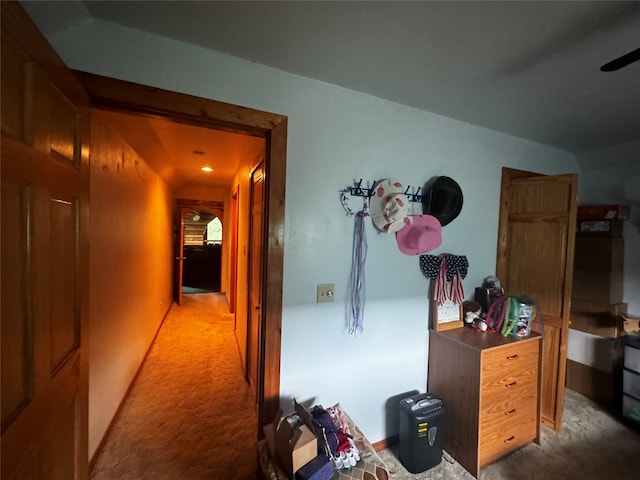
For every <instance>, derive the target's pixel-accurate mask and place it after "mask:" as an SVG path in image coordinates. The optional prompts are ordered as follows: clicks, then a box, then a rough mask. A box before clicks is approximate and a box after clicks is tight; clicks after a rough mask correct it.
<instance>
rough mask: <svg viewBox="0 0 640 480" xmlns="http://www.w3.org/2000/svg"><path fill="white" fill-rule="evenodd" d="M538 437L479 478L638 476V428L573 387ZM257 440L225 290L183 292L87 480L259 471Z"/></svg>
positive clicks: (241, 475)
mask: <svg viewBox="0 0 640 480" xmlns="http://www.w3.org/2000/svg"><path fill="white" fill-rule="evenodd" d="M338 400H339V399H338ZM364 433H365V434H366V432H364ZM541 437H542V438H541V445H540V446H538V445H535V444H531V445H529V446H527V447H525V448H523V449H521V450H519V451H517V452H514V453H513V454H511V455H509V456H507V457H505V458H503V459H501V460H499V461H498V462H496V463H494V464H492V465H489V466H487V467H485V468H484V469H482V471H481V473H480V479H481V480H520V479H527V480H538V479H540V480H541V479H545V480H547V479H549V480H563V479H565V480H574V479H576V480H578V479H580V480H599V479H609V478H610V479H616V480H627V479H629V480H631V479H639V478H640V466H639V463H638V462H639V458H640V434H638V431H636V430H632V429H630V428H629V427H627V426H625V425H623V424H621V423H619V422H618V421H617V420H616V419H615V418H614V417H612V416H611V415H610V414H608V413H607V412H605V411H603V410H602V409H600V408H599V407H598V406H597V405H596V404H595V403H593V402H591V401H590V400H589V399H587V398H586V397H584V396H582V395H579V394H577V393H575V392H572V391H571V390H567V391H566V394H565V407H564V426H563V429H562V431H561V432H555V431H553V430H551V429H548V428H545V427H543V428H542V433H541ZM256 439H257V415H256V413H255V410H254V407H253V401H252V397H251V393H250V390H249V387H248V386H247V384H246V383H245V382H244V380H243V376H242V368H241V365H240V359H239V354H238V348H237V345H236V340H235V337H234V334H233V316H232V315H231V314H229V313H228V308H227V304H226V300H225V297H224V295H222V294H219V293H209V294H198V295H186V296H184V305H183V306H181V307H178V306H175V305H174V306H173V307H172V308H171V310H170V312H169V314H168V316H167V318H166V320H165V323H164V325H163V327H162V328H161V330H160V332H159V334H158V337H157V339H156V342H155V344H154V345H153V347H152V349H151V352H150V354H149V356H148V358H147V361H146V363H145V365H144V367H143V368H142V370H141V372H140V375H139V377H138V380H137V382H136V384H135V386H134V387H133V390H132V392H131V395H130V397H129V399H128V400H127V402H126V404H125V406H124V408H123V410H122V412H121V415H120V417H119V418H118V420H117V422H116V423H115V425H114V427H113V430H112V432H111V435H110V436H109V438H108V440H107V442H106V443H105V446H104V449H103V451H102V453H101V455H100V456H99V457H98V459H97V460H96V463H95V466H94V469H93V471H92V473H91V479H92V480H129V479H130V480H147V479H148V480H151V479H153V480H200V479H202V480H204V479H211V480H234V479H237V480H248V479H255V478H256V472H257V454H256V443H255V442H256ZM380 457H381V458H382V460H383V461H384V462H385V464H386V465H387V467H388V469H389V471H390V472H391V475H392V478H394V479H396V480H406V479H417V480H422V479H434V480H438V479H439V480H450V479H456V480H457V479H460V480H471V479H472V478H473V477H472V476H471V475H470V474H469V473H468V472H467V471H466V470H464V468H462V467H461V466H460V465H459V464H457V463H455V462H453V463H449V462H448V461H446V460H443V461H442V463H441V464H440V465H438V466H437V467H434V468H432V469H430V470H428V471H426V472H423V473H421V474H418V475H413V474H410V473H409V472H407V471H406V470H405V469H404V467H403V466H402V464H401V463H400V461H399V460H398V458H397V446H396V447H392V448H389V449H386V450H383V451H382V452H380Z"/></svg>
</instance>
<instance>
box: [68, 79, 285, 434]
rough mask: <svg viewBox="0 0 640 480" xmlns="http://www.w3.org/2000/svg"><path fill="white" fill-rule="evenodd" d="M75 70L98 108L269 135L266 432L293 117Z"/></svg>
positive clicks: (262, 358) (276, 363) (272, 403)
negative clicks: (288, 142)
mask: <svg viewBox="0 0 640 480" xmlns="http://www.w3.org/2000/svg"><path fill="white" fill-rule="evenodd" d="M74 73H75V75H76V76H77V78H78V79H79V80H80V81H81V82H82V84H83V85H84V87H85V88H86V89H87V91H88V92H89V96H90V100H91V105H92V107H94V108H102V109H107V110H111V111H118V112H123V113H133V114H138V115H155V116H157V115H161V116H164V117H166V118H168V119H170V120H172V121H175V122H179V123H182V124H186V125H194V126H200V127H206V128H211V129H217V130H225V131H230V132H236V133H244V134H248V135H253V136H258V137H262V138H264V139H265V141H266V155H265V182H264V189H265V190H264V191H265V193H264V231H263V238H264V239H265V242H264V244H263V246H262V256H263V269H264V275H263V276H262V282H261V285H260V290H261V292H262V327H261V328H260V330H259V332H258V335H259V337H260V338H259V342H258V343H259V344H260V345H261V346H262V348H261V350H260V354H259V358H258V364H259V367H258V369H257V370H258V379H257V390H258V391H257V398H258V432H257V436H258V437H262V425H263V424H265V423H267V422H269V421H271V420H272V419H273V418H274V417H275V415H276V412H277V410H278V408H279V402H280V347H281V345H280V338H281V337H280V328H281V323H282V293H281V292H282V280H283V253H284V235H283V231H284V206H285V205H284V193H285V178H286V175H285V170H286V143H287V118H286V117H284V116H282V115H278V114H273V113H268V112H261V111H257V110H252V109H248V108H243V107H236V106H233V105H229V104H224V103H220V102H216V101H213V100H208V99H203V98H197V97H192V96H189V95H183V94H179V93H175V92H169V91H164V90H161V89H158V88H149V87H147V86H144V85H139V84H134V83H130V82H124V81H120V80H115V79H111V78H106V77H101V76H98V75H93V74H89V73H85V72H78V71H75V72H74ZM267 286H268V288H267ZM239 342H241V340H239Z"/></svg>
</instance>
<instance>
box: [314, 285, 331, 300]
mask: <svg viewBox="0 0 640 480" xmlns="http://www.w3.org/2000/svg"><path fill="white" fill-rule="evenodd" d="M335 288H336V286H335V284H334V283H319V284H318V292H317V295H316V303H329V302H333V294H334V290H335Z"/></svg>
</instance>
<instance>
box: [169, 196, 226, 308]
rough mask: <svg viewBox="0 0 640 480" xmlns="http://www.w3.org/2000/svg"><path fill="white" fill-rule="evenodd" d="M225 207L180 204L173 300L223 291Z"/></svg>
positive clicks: (182, 201)
mask: <svg viewBox="0 0 640 480" xmlns="http://www.w3.org/2000/svg"><path fill="white" fill-rule="evenodd" d="M223 218H224V203H223V202H216V201H199V200H190V199H181V198H179V199H178V200H177V206H176V215H175V220H174V222H175V225H176V229H175V230H176V234H175V236H174V250H175V267H174V272H175V275H174V288H173V290H174V299H175V301H176V303H177V304H178V305H182V295H184V294H197V293H212V292H220V291H221V273H222V239H223V232H222V229H223V226H222V219H223Z"/></svg>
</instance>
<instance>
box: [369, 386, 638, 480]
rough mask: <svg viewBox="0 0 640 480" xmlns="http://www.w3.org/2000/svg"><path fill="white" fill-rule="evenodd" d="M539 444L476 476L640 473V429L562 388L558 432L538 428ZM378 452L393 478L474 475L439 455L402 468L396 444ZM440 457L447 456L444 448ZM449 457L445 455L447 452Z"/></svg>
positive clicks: (574, 479)
mask: <svg viewBox="0 0 640 480" xmlns="http://www.w3.org/2000/svg"><path fill="white" fill-rule="evenodd" d="M540 436H541V439H540V445H536V444H533V443H532V444H530V445H528V446H526V447H524V448H522V449H520V450H518V451H516V452H514V453H512V454H510V455H508V456H506V457H504V458H502V459H501V460H499V461H497V462H495V463H493V464H491V465H488V466H486V467H485V468H483V469H482V470H480V477H479V478H480V479H481V480H520V479H527V480H543V479H544V480H601V479H602V480H604V479H616V480H633V479H639V478H640V464H639V462H638V460H639V458H640V434H639V433H638V432H637V431H636V430H634V429H631V428H629V427H628V426H626V425H624V424H622V423H620V422H619V421H618V420H616V419H615V418H614V417H613V416H611V415H610V414H609V413H607V412H605V411H603V410H602V409H601V408H600V407H598V406H597V404H595V403H594V402H592V401H591V400H589V399H588V398H586V397H584V396H583V395H580V394H578V393H576V392H573V391H571V390H565V398H564V418H563V428H562V431H560V432H556V431H555V430H552V429H550V428H546V427H542V428H541V435H540ZM380 456H381V457H382V459H383V461H384V462H385V464H386V465H387V467H388V468H389V470H390V472H391V474H392V475H393V478H394V479H396V480H405V479H419V480H422V479H433V480H439V479H442V480H445V479H447V480H448V479H460V480H472V479H473V478H474V477H473V476H472V475H471V474H470V473H468V472H467V471H466V470H465V469H464V468H463V467H462V466H460V465H459V464H458V463H455V462H454V463H449V462H448V461H446V460H443V461H442V462H441V463H440V465H438V466H436V467H434V468H432V469H429V470H427V471H426V472H423V473H421V474H418V475H414V474H411V473H409V472H407V470H405V468H404V467H403V466H402V464H401V463H400V461H399V460H398V452H397V447H394V448H392V449H387V450H383V451H382V452H380ZM444 457H445V458H447V457H448V455H447V454H446V453H445V455H444ZM449 458H450V457H449Z"/></svg>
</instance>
